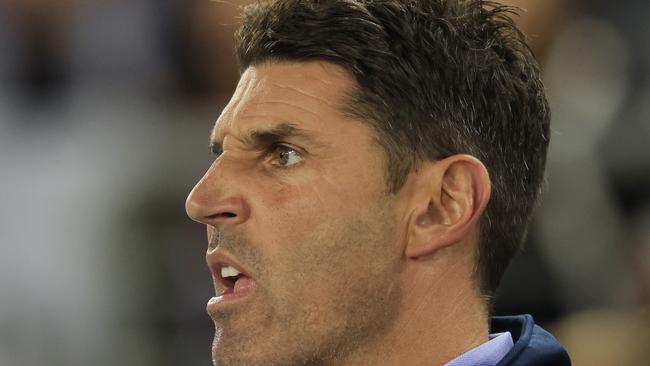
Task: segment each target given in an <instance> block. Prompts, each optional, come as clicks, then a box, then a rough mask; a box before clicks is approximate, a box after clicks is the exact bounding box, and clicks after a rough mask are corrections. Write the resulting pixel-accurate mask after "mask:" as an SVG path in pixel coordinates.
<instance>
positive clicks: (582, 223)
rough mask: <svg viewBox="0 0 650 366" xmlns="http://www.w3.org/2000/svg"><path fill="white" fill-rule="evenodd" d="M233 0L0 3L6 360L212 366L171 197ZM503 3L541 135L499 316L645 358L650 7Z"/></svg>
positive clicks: (217, 65)
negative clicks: (531, 81)
mask: <svg viewBox="0 0 650 366" xmlns="http://www.w3.org/2000/svg"><path fill="white" fill-rule="evenodd" d="M242 3H243V1H238V0H228V1H208V0H184V1H180V0H111V1H102V0H95V1H76V0H60V1H46V0H2V1H1V2H0V197H1V198H2V200H1V202H2V205H1V207H0V253H2V254H0V365H3V366H31V365H41V364H44V365H52V366H58V365H61V366H63V365H97V366H102V365H114V364H120V365H124V366H131V365H133V366H136V365H138V366H146V365H157V366H164V365H208V364H210V352H209V349H210V341H211V339H212V332H213V326H212V323H211V320H210V319H209V317H208V316H207V315H206V314H205V312H204V308H205V304H206V302H207V300H208V299H209V298H210V297H211V296H212V295H211V293H212V292H213V290H212V285H211V278H210V274H209V271H208V270H207V267H206V266H205V264H204V253H205V248H206V241H205V231H204V229H203V228H202V227H201V226H200V225H198V224H194V223H192V222H191V221H189V219H187V218H186V217H185V213H184V201H185V196H186V195H187V193H188V192H189V190H190V189H191V187H192V185H193V184H194V182H196V181H197V180H198V178H200V177H201V175H202V174H203V172H204V171H205V169H206V168H207V167H208V166H209V164H210V161H211V160H210V156H209V154H208V148H207V145H208V140H207V138H208V132H209V130H210V128H211V127H212V124H213V122H214V121H215V120H216V118H217V117H218V115H219V113H220V111H221V108H222V107H223V106H224V105H225V103H226V102H227V100H228V99H229V97H230V94H231V93H232V91H233V90H234V86H235V84H236V82H237V78H238V75H237V67H236V64H235V61H234V57H233V51H232V33H233V30H234V29H235V28H236V25H237V16H236V15H237V13H238V7H239V6H240V5H241V4H242ZM509 3H511V4H514V5H518V6H520V7H522V8H524V9H526V11H525V12H523V13H522V14H521V16H519V17H518V18H517V20H518V21H519V22H520V23H521V26H522V28H523V29H524V31H525V32H526V34H527V35H528V36H529V38H530V39H531V44H532V47H533V48H534V50H535V52H536V54H537V55H538V58H539V60H540V62H541V64H542V67H543V69H544V78H545V82H546V85H547V89H548V95H549V100H550V103H551V107H552V112H553V121H552V130H553V133H552V136H551V146H550V151H549V160H548V169H547V187H546V190H545V194H544V197H543V199H542V205H541V207H540V209H539V211H538V213H537V216H536V219H535V222H534V224H533V226H532V227H531V230H530V233H529V238H528V242H527V243H526V247H525V250H524V251H523V252H522V254H521V255H519V256H518V257H517V258H516V259H515V260H514V262H513V264H512V266H511V267H510V269H509V270H508V272H507V274H506V277H505V279H504V281H503V285H502V288H501V290H500V292H499V294H498V297H497V300H496V304H495V312H496V313H497V314H505V313H509V314H512V313H522V312H526V313H532V314H533V316H534V317H535V318H536V319H537V320H538V321H539V322H541V323H542V324H543V325H544V326H546V327H548V328H550V329H551V330H552V332H554V334H556V336H557V337H558V338H559V339H560V341H561V342H563V343H564V344H565V345H566V347H567V349H568V350H569V353H570V354H571V356H572V358H573V360H574V364H576V365H578V366H582V365H589V366H600V365H603V366H604V365H622V366H625V365H641V364H648V363H650V308H649V306H650V148H648V145H649V144H650V40H649V39H648V37H649V34H650V33H648V29H647V19H648V17H649V16H650V2H648V1H647V0H621V1H616V2H613V1H607V0H590V1H576V0H519V1H509ZM522 279H525V280H522Z"/></svg>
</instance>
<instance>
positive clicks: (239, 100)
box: [186, 0, 570, 366]
mask: <svg viewBox="0 0 650 366" xmlns="http://www.w3.org/2000/svg"><path fill="white" fill-rule="evenodd" d="M510 12H511V9H509V8H506V7H503V6H500V5H499V4H496V3H493V2H488V1H469V0H468V1H445V0H412V1H403V0H381V1H380V0H377V1H374V0H343V1H330V0H279V1H275V2H271V3H258V4H255V5H252V6H249V7H247V8H246V9H245V11H244V16H243V24H242V26H241V28H240V29H239V31H238V33H237V35H236V48H237V53H238V58H239V61H240V64H241V69H242V74H241V79H240V81H239V85H238V86H237V89H236V91H235V93H234V95H233V97H232V99H231V101H230V103H229V104H228V105H227V106H226V108H225V109H224V110H223V112H222V114H221V116H220V117H219V119H218V120H217V122H216V124H215V127H214V130H213V131H212V135H211V137H210V141H211V147H212V150H213V152H214V154H215V160H214V162H213V164H212V166H211V167H210V168H209V170H208V171H207V173H206V174H205V176H204V177H203V178H202V179H201V180H200V181H199V182H198V184H197V185H196V187H195V188H194V190H193V191H192V192H191V193H190V196H189V197H188V200H187V207H186V208H187V212H188V214H189V215H190V216H191V217H192V218H193V219H195V220H197V221H200V222H202V223H204V224H206V226H207V231H208V241H209V247H208V252H207V262H208V265H209V267H210V269H211V271H212V274H213V278H214V283H215V291H216V294H217V296H216V297H214V298H212V299H211V300H210V301H209V302H208V312H209V314H210V315H211V317H212V318H213V320H214V323H215V327H216V332H215V338H214V342H213V350H212V353H213V360H214V363H215V365H220V366H231V365H245V366H256V365H305V366H306V365H338V366H351V365H354V366H365V365H367V366H376V365H409V366H425V365H426V366H433V365H443V364H446V365H497V364H498V365H556V366H562V365H569V364H570V362H569V359H568V356H567V355H566V352H565V351H564V350H563V349H562V348H561V346H560V345H559V344H558V343H557V342H556V341H555V340H554V339H553V337H552V336H551V335H550V334H548V333H546V332H545V331H544V330H542V329H541V328H539V327H537V326H535V325H534V323H533V321H532V318H530V317H529V316H519V317H508V318H496V319H494V318H493V319H490V318H489V310H490V298H491V297H492V295H493V294H494V292H495V289H496V287H497V285H498V282H499V280H500V278H501V275H502V274H503V271H504V270H505V267H506V265H507V263H508V261H509V260H510V258H511V257H512V255H513V254H514V253H515V252H516V250H517V249H518V247H519V245H520V243H521V241H522V238H523V236H524V234H525V231H526V226H527V223H528V221H529V219H530V216H531V212H532V210H533V206H534V205H535V202H536V199H537V195H538V191H539V189H540V184H541V181H542V175H543V169H544V161H545V155H546V147H547V145H548V133H549V111H548V106H547V102H546V99H545V96H544V91H543V86H542V84H541V82H540V78H539V70H538V66H537V64H536V62H535V61H534V59H533V57H532V55H531V53H530V51H529V50H528V48H527V46H526V44H525V43H524V40H523V36H522V35H521V33H520V32H519V31H518V30H517V29H516V27H515V25H514V23H513V22H512V20H511V19H510V18H509V16H508V15H509V14H510Z"/></svg>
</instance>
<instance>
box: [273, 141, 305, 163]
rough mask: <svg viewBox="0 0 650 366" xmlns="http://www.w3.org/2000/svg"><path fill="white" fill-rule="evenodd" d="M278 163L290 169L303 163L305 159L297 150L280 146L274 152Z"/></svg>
mask: <svg viewBox="0 0 650 366" xmlns="http://www.w3.org/2000/svg"><path fill="white" fill-rule="evenodd" d="M274 154H275V158H276V162H277V164H278V165H280V166H282V167H290V166H292V165H295V164H298V163H299V162H301V161H302V159H303V157H302V154H300V153H299V152H298V151H297V150H296V149H293V148H290V147H289V146H284V145H278V146H277V147H276V148H275V151H274Z"/></svg>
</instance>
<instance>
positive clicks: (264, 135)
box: [209, 122, 315, 157]
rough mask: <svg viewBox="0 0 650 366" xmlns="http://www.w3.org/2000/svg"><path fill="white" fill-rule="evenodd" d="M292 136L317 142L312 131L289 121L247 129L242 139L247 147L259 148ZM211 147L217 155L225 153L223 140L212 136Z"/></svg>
mask: <svg viewBox="0 0 650 366" xmlns="http://www.w3.org/2000/svg"><path fill="white" fill-rule="evenodd" d="M290 137H301V138H304V139H306V140H308V142H312V143H313V142H315V141H314V137H313V134H312V133H311V132H310V131H307V130H304V129H302V128H299V127H298V126H296V125H295V124H293V123H289V122H282V123H279V124H276V125H274V126H270V127H265V128H259V129H253V130H250V131H247V132H246V133H245V134H244V135H243V136H242V138H241V140H242V141H243V142H244V145H246V146H247V147H250V148H259V147H261V146H268V145H269V144H271V143H273V142H276V141H280V140H284V139H288V138H290ZM209 147H210V151H211V152H212V154H213V155H214V156H215V157H218V156H219V155H221V154H222V153H223V141H221V140H219V139H216V138H214V137H211V138H210V145H209Z"/></svg>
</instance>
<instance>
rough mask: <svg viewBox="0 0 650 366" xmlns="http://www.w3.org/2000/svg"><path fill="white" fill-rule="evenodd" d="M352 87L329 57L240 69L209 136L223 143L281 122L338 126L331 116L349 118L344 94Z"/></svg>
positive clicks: (316, 127) (311, 127)
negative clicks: (231, 137)
mask: <svg viewBox="0 0 650 366" xmlns="http://www.w3.org/2000/svg"><path fill="white" fill-rule="evenodd" d="M354 86H355V83H354V81H353V80H352V78H351V77H350V76H349V74H348V73H347V72H346V71H345V70H344V69H343V68H341V67H339V66H337V65H334V64H331V63H326V62H299V63H288V62H286V63H285V62H278V63H275V62H274V63H264V64H261V65H255V66H251V67H249V68H248V69H246V71H245V72H244V73H243V74H242V76H241V78H240V80H239V84H238V85H237V89H236V90H235V93H234V94H233V96H232V98H231V100H230V102H229V103H228V105H227V106H226V107H225V108H224V110H223V112H222V113H221V116H220V117H219V119H218V120H217V122H216V124H215V126H214V129H213V131H212V137H211V139H212V140H213V141H217V142H221V141H223V140H224V138H225V136H227V135H235V136H237V135H242V134H245V133H246V131H247V130H250V129H253V128H264V127H272V126H273V125H274V124H277V123H291V124H299V125H301V127H303V128H309V129H312V130H320V129H322V128H325V127H327V128H329V129H336V125H335V124H333V123H331V121H332V119H346V116H345V114H344V112H343V108H344V106H345V103H346V99H347V98H346V95H347V93H348V92H349V91H351V90H353V89H354ZM327 122H330V123H327ZM332 132H335V131H332Z"/></svg>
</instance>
